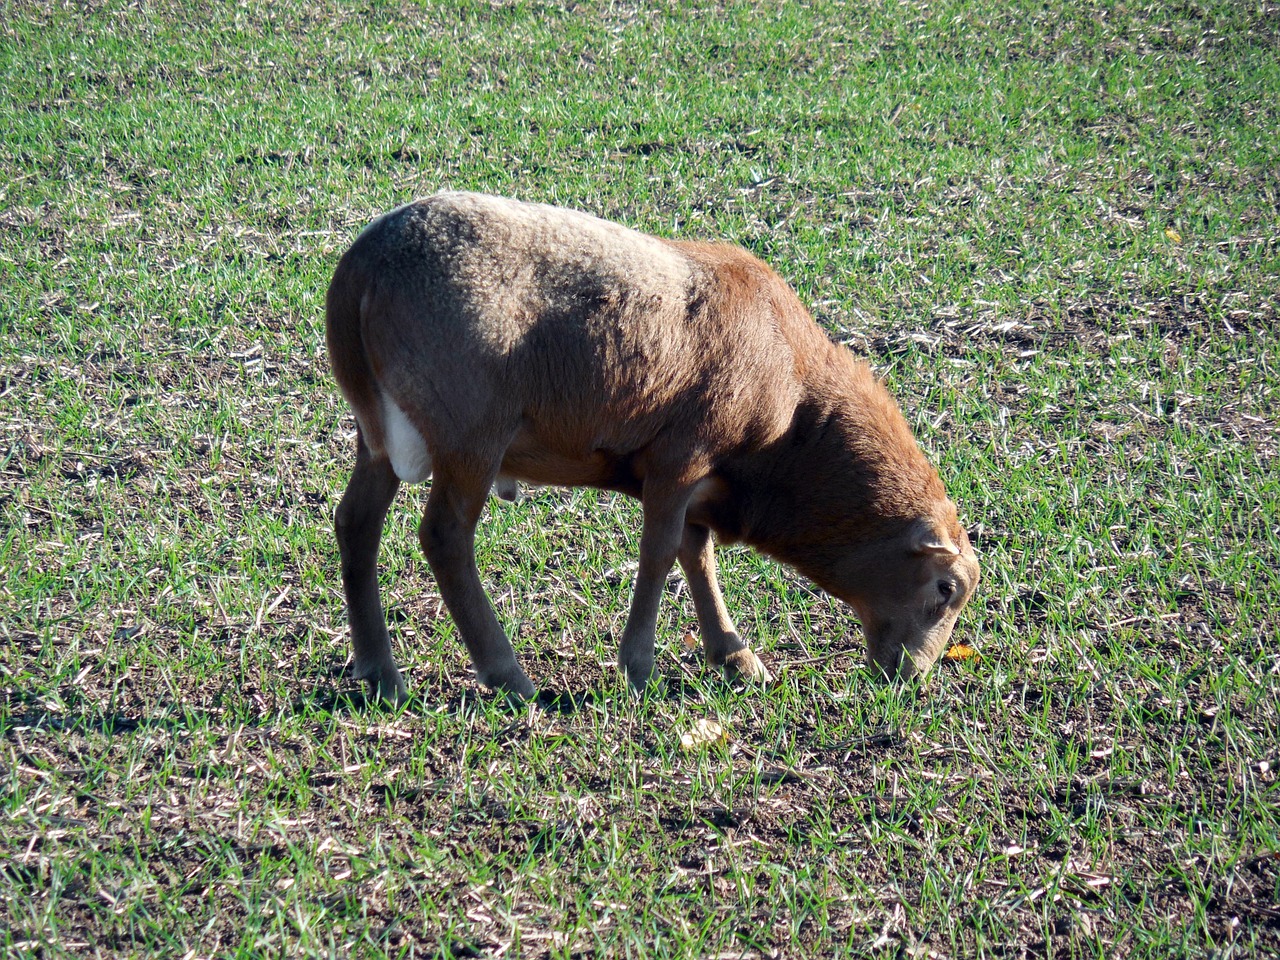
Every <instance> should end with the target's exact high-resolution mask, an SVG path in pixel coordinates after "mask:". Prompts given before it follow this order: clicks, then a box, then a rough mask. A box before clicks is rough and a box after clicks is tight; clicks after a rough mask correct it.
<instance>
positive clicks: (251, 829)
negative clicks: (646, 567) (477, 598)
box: [0, 0, 1280, 958]
mask: <svg viewBox="0 0 1280 960" xmlns="http://www.w3.org/2000/svg"><path fill="white" fill-rule="evenodd" d="M1278 36H1280V20H1278V19H1277V14H1276V11H1275V9H1274V5H1272V4H1265V3H1262V4H1238V3H1231V2H1227V0H1206V2H1198V3H1192V4H1174V5H1166V6H1155V7H1152V6H1149V5H1148V6H1142V5H1118V4H1111V3H1093V2H1087V0H1071V2H1069V3H1067V4H1065V5H1058V6H1056V7H1052V8H1051V7H1048V6H1044V5H1041V4H1036V3H1030V2H1024V0H1017V2H1014V3H994V2H991V0H976V2H965V3H958V2H947V3H942V4H940V5H939V4H923V3H913V2H903V3H880V2H870V3H861V4H845V3H840V2H836V0H818V2H814V3H811V4H805V5H800V4H788V5H775V4H763V3H756V2H739V3H725V2H685V3H679V4H666V5H660V6H657V5H644V4H631V5H628V4H617V3H608V4H605V3H595V2H585V3H575V4H568V5H559V4H551V3H540V2H513V3H505V2H489V0H484V2H479V0H477V2H470V0H468V2H463V3H449V4H439V3H431V2H427V3H407V2H406V3H398V2H391V3H382V2H379V3H372V4H367V5H363V6H359V7H356V6H350V5H346V4H340V3H332V2H322V0H278V2H270V3H267V2H260V0H247V2H240V3H237V4H221V3H194V2H187V0H162V2H156V3H148V4H145V5H143V6H142V7H139V6H138V5H136V4H132V5H131V4H127V3H122V2H116V0H107V2H104V3H100V4H94V5H92V6H89V7H86V6H83V5H74V4H72V5H67V4H54V3H30V2H21V3H13V2H3V0H0V90H3V94H2V95H0V123H2V124H3V129H4V130H5V131H6V135H5V137H4V138H0V173H2V174H3V176H0V518H2V519H3V522H2V523H0V570H3V571H4V576H3V578H0V637H3V642H0V692H2V694H3V699H2V700H0V807H2V808H3V813H4V816H3V817H0V944H3V947H4V949H5V951H6V954H7V955H9V956H15V957H17V956H32V955H37V954H39V955H42V956H46V957H61V956H81V955H87V954H89V953H93V952H95V951H96V952H99V953H104V954H112V955H131V956H134V955H136V956H165V957H168V956H219V957H223V956H226V957H231V956H235V957H255V956H276V955H281V954H286V953H287V954H290V955H306V956H313V955H326V956H328V955H343V956H350V955H359V956H370V957H382V956H395V957H407V956H417V955H431V956H497V955H510V956H529V957H557V958H558V957H569V956H573V955H585V954H610V955H643V956H673V957H688V956H697V955H702V956H741V957H755V956H770V957H773V956H798V955H824V954H833V953H837V952H847V953H851V954H857V955H895V956H896V955H903V954H905V955H911V956H956V957H960V956H965V957H968V956H994V955H999V956H1009V955H1016V956H1029V955H1054V956H1082V957H1084V956H1104V955H1106V956H1109V955H1117V954H1118V955H1124V956H1130V957H1145V956H1151V957H1165V956H1170V955H1181V956H1225V955H1228V954H1231V955H1233V956H1266V955H1270V954H1274V953H1275V952H1277V951H1278V950H1280V814H1278V813H1277V811H1278V810H1280V797H1278V796H1277V789H1278V788H1277V778H1276V777H1277V772H1276V771H1277V765H1280V754H1278V753H1277V750H1276V743H1277V742H1280V709H1278V707H1277V697H1276V693H1275V691H1276V682H1277V680H1276V678H1277V675H1278V674H1280V655H1278V654H1277V652H1276V645H1275V638H1276V635H1277V632H1278V631H1280V615H1278V614H1277V610H1278V609H1280V607H1278V606H1277V603H1276V600H1275V597H1276V596H1277V594H1278V592H1280V591H1278V588H1280V583H1278V580H1280V577H1278V576H1277V570H1278V569H1280V516H1278V514H1280V508H1278V507H1277V504H1280V480H1278V479H1277V478H1278V477H1280V472H1278V471H1277V467H1276V455H1277V446H1278V444H1280V428H1278V426H1277V420H1276V410H1277V409H1280V398H1278V397H1277V384H1278V382H1280V381H1278V379H1277V374H1276V370H1277V369H1278V365H1280V351H1278V349H1277V341H1276V336H1275V330H1276V305H1277V293H1278V282H1280V256H1278V253H1277V251H1278V247H1277V243H1278V242H1280V241H1278V239H1277V238H1278V237H1280V206H1278V205H1277V200H1276V182H1277V172H1278V171H1280V117H1278V115H1277V107H1276V104H1277V103H1280V64H1278V62H1277V60H1276V57H1275V55H1274V54H1275V47H1276V40H1277V37H1278ZM446 187H451V188H465V189H479V190H487V191H491V192H497V193H505V194H511V195H515V196H519V197H522V198H525V199H530V200H541V201H548V202H555V203H560V204H565V205H569V206H574V207H579V208H582V209H587V210H590V211H592V212H594V213H598V214H600V215H603V216H607V217H611V218H614V219H618V220H621V221H623V222H625V223H628V224H630V225H632V226H635V227H638V228H641V229H644V230H647V231H650V232H655V233H659V234H662V235H667V236H679V237H698V238H715V239H725V240H730V241H734V242H737V243H740V244H742V245H744V246H746V247H748V248H750V249H751V250H753V251H754V252H756V253H757V254H758V255H760V256H762V257H764V258H765V259H767V260H769V261H770V262H771V263H773V264H774V265H775V266H776V267H778V268H779V269H780V270H781V271H782V273H783V274H784V275H785V276H787V277H788V278H789V279H790V280H791V281H792V282H793V283H794V285H795V286H796V288H797V289H798V290H799V291H800V292H801V294H802V296H803V298H804V299H805V300H806V302H807V303H808V304H810V306H811V307H812V309H813V311H814V314H815V316H817V318H818V319H819V321H820V322H821V323H822V324H823V325H824V326H825V327H826V328H827V329H828V330H829V331H830V332H831V334H832V336H833V337H835V338H837V339H839V340H841V341H842V342H845V343H848V344H849V345H850V347H851V348H852V349H854V350H856V351H857V352H859V353H861V354H864V355H866V356H867V357H869V359H870V360H871V362H872V363H873V364H874V365H875V367H876V368H877V370H879V371H880V372H881V373H883V374H884V375H885V376H886V378H887V379H888V381H889V383H890V386H891V388H892V389H893V391H894V392H895V394H896V395H897V396H898V397H899V398H900V400H901V401H902V404H903V406H904V408H905V410H906V412H907V414H908V417H909V418H910V420H911V421H912V423H913V425H914V426H915V428H916V430H917V433H918V436H919V437H920V439H921V442H922V444H923V445H924V447H925V448H926V449H927V451H928V452H929V453H930V455H931V457H932V458H933V459H934V461H935V462H936V463H938V465H939V467H940V469H941V472H942V474H943V476H944V479H945V481H946V483H947V486H948V489H949V490H950V491H951V492H952V494H953V496H954V497H955V498H956V499H957V500H958V502H959V503H960V504H961V508H962V511H963V513H964V515H965V516H966V518H967V521H968V522H969V524H970V526H971V532H972V534H973V537H974V540H975V542H976V545H977V548H978V551H979V553H980V556H981V559H982V563H983V585H982V588H981V592H980V595H979V597H978V598H977V600H976V602H975V603H974V604H973V605H972V606H971V608H970V609H969V611H968V612H967V613H966V615H965V617H964V619H963V621H962V623H961V626H960V628H959V629H960V634H959V635H958V636H959V637H960V638H962V639H964V640H965V641H966V642H968V643H970V644H972V645H973V646H975V647H977V648H978V649H979V651H980V656H979V657H978V658H976V659H973V660H969V661H961V662H954V663H944V664H943V665H942V666H941V668H940V669H939V670H938V672H937V673H936V674H935V676H934V677H933V678H932V679H931V681H930V682H929V684H928V686H927V687H926V688H923V689H917V688H909V689H902V688H894V687H886V686H882V685H879V684H877V683H875V682H874V681H873V680H872V678H871V676H870V675H869V674H868V672H867V671H866V670H865V669H864V667H863V666H862V662H861V652H860V646H861V638H860V636H859V632H858V629H857V626H856V624H855V623H854V621H853V620H852V619H851V615H850V612H849V611H848V610H846V609H844V608H842V607H841V606H840V605H839V604H837V603H836V602H835V601H833V600H831V599H829V598H827V597H825V596H822V595H821V594H819V593H816V592H815V591H814V590H813V589H812V588H811V587H810V586H808V585H807V584H805V583H803V582H801V581H800V580H798V579H797V578H795V577H794V576H793V575H792V574H791V573H790V572H789V571H787V570H784V569H781V568H780V567H778V566H777V565H775V564H773V563H771V562H769V561H767V560H764V559H761V558H759V557H757V556H755V555H753V554H751V553H749V552H744V551H739V550H733V549H730V550H724V551H721V553H722V580H723V582H724V585H725V588H726V592H727V594H728V597H729V602H730V605H731V607H732V608H733V610H734V613H735V616H736V618H737V621H738V624H739V626H740V628H741V629H742V630H743V632H744V633H745V634H749V635H750V636H751V637H752V638H754V642H755V644H756V646H757V648H758V649H759V650H760V651H761V652H762V654H763V656H764V658H765V659H766V661H767V662H768V663H769V665H770V667H771V668H772V669H773V670H774V672H775V674H776V676H777V680H776V682H775V683H774V684H773V685H771V686H770V687H769V688H768V689H766V690H740V689H733V688H727V687H725V686H724V685H722V684H721V683H720V682H719V681H718V680H716V679H715V678H714V677H713V676H710V675H709V674H707V673H706V672H705V671H704V670H703V669H702V665H701V664H700V663H698V662H697V659H696V657H693V656H692V655H689V654H686V653H685V652H684V649H683V647H682V645H681V643H680V638H681V636H682V635H683V634H684V633H685V632H686V631H687V630H688V629H690V628H691V627H692V626H693V612H692V609H691V606H690V604H689V603H688V601H687V598H686V597H685V596H684V594H683V592H682V589H681V586H680V584H679V581H678V580H676V579H673V580H672V590H671V596H670V602H669V603H668V604H667V605H666V607H665V608H664V614H663V616H664V622H663V624H662V627H661V637H660V641H661V643H662V644H663V650H662V653H661V660H660V670H661V673H662V675H663V680H664V683H663V685H662V687H660V688H659V689H657V690H655V691H653V692H651V693H650V694H649V695H647V696H646V697H644V698H643V699H640V700H633V699H632V698H631V697H630V696H629V695H628V694H627V693H626V692H625V691H624V690H623V689H622V686H621V684H620V682H619V681H618V679H617V677H616V676H615V671H614V668H613V661H614V656H615V647H616V637H617V636H618V634H619V632H620V628H621V625H622V623H623V620H624V617H625V612H626V605H627V600H628V592H629V589H630V582H631V572H630V569H631V568H629V567H628V564H629V563H630V562H632V561H634V559H635V555H636V549H637V546H638V544H637V536H636V530H637V529H638V513H637V509H636V507H635V505H634V504H631V503H629V502H627V501H625V500H623V499H621V498H617V497H612V496H609V495H605V494H599V493H595V492H591V491H559V490H543V491H537V492H535V493H534V494H532V495H531V496H529V497H528V498H527V499H526V500H524V501H523V502H522V503H520V504H517V505H507V504H503V503H496V502H495V503H494V504H493V505H492V506H491V507H490V509H489V510H488V511H487V514H486V517H485V519H484V521H483V524H482V528H481V531H480V535H479V544H480V556H479V566H480V569H481V571H482V574H483V576H484V578H485V581H486V583H487V585H488V586H489V589H490V591H491V593H492V595H493V596H494V599H495V603H496V606H497V609H498V611H499V615H500V617H501V618H502V620H503V621H504V623H505V624H506V625H507V626H508V629H509V630H510V631H511V633H512V635H513V637H514V638H515V642H516V646H517V649H518V651H519V653H520V655H521V657H522V659H523V661H524V663H525V664H526V666H527V668H528V670H529V672H530V674H531V675H532V676H533V677H534V678H535V679H536V680H537V681H538V682H540V683H541V684H542V686H543V688H544V693H543V696H542V697H541V698H540V700H539V702H538V704H537V705H534V706H531V707H527V708H517V707H513V706H512V705H510V704H508V703H506V702H505V701H501V700H496V699H494V698H492V697H490V696H488V695H487V694H485V693H484V692H482V691H480V690H479V689H478V688H477V687H476V686H475V684H474V681H473V680H472V679H471V677H470V674H469V670H468V667H467V664H466V660H465V656H464V654H463V652H462V650H461V647H460V644H458V643H457V641H456V637H455V636H454V628H453V626H452V624H451V622H450V621H449V620H448V618H447V616H446V615H445V614H444V612H443V609H442V606H441V603H440V599H439V596H438V593H437V592H436V591H435V587H434V583H433V581H432V579H431V577H430V573H429V571H428V570H427V568H426V564H425V562H424V561H423V560H422V558H421V556H420V555H419V554H418V552H417V549H416V537H415V536H414V528H415V526H416V522H417V516H418V514H420V511H421V507H422V505H423V491H422V490H408V491H405V492H404V493H403V494H402V495H401V498H400V500H399V502H398V504H397V506H396V507H395V508H394V511H393V515H392V517H391V520H390V522H389V524H388V529H387V532H386V536H385V539H384V547H383V552H382V566H383V571H384V581H383V582H384V595H385V599H386V605H387V607H388V612H389V615H390V618H391V621H392V629H393V632H394V634H395V636H396V641H397V653H398V656H399V658H400V660H401V663H402V664H404V665H405V666H406V668H407V674H408V679H409V682H410V685H411V688H412V690H413V692H414V694H415V696H414V699H413V701H412V702H411V703H410V704H409V706H408V707H406V708H405V709H403V710H401V711H398V712H390V711H384V710H382V709H379V708H371V707H365V706H364V705H363V704H362V701H361V698H360V694H359V691H358V689H357V686H356V685H355V684H354V683H353V682H352V681H350V680H349V679H348V678H346V677H345V676H344V675H343V673H342V667H343V664H344V662H345V659H346V656H347V647H346V635H345V622H344V617H343V611H342V599H341V596H340V591H339V589H338V581H337V558H336V550H335V547H334V544H333V539H332V535H331V512H332V508H333V505H334V504H335V502H336V499H337V497H338V495H339V493H340V491H341V488H342V485H343V483H344V482H345V476H346V471H347V470H348V469H349V465H350V459H351V454H352V446H353V427H352V423H351V420H350V417H349V415H348V413H347V411H346V410H345V409H344V407H343V405H342V403H341V400H340V398H339V396H338V393H337V390H336V389H335V388H334V386H333V384H332V382H331V380H330V377H329V374H328V365H327V360H326V358H325V356H324V347H323V335H322V323H323V318H322V292H323V290H324V288H325V285H326V283H327V281H328V276H329V274H330V272H331V270H332V268H333V265H334V263H335V262H336V259H337V257H338V256H339V255H340V253H341V251H342V250H343V249H344V248H345V246H346V245H347V244H348V243H349V242H350V240H351V239H352V237H353V236H354V235H355V233H356V232H357V231H358V230H359V229H360V227H361V226H363V224H364V223H365V222H367V220H368V219H370V218H371V217H372V216H374V215H375V214H377V213H378V212H381V211H382V210H385V209H387V208H390V207H392V206H395V205H397V204H399V203H402V202H404V201H406V200H409V199H411V198H413V197H415V196H420V195H423V194H426V193H429V192H432V191H434V190H437V189H440V188H446ZM702 719H714V720H717V721H718V722H719V723H721V724H722V725H724V727H725V728H726V729H727V730H728V732H729V738H728V741H727V743H724V744H718V745H711V746H708V747H705V748H700V749H697V750H693V751H685V750H683V749H682V748H681V746H680V735H681V733H684V732H686V731H688V730H690V729H691V728H692V727H693V726H694V725H695V724H696V723H697V722H698V721H699V720H702Z"/></svg>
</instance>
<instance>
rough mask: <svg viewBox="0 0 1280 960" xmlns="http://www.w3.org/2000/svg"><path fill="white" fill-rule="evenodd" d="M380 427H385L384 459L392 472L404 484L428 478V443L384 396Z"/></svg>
mask: <svg viewBox="0 0 1280 960" xmlns="http://www.w3.org/2000/svg"><path fill="white" fill-rule="evenodd" d="M382 424H383V426H384V427H385V428H386V429H385V431H384V433H385V436H386V447H387V456H388V457H389V458H390V460H391V469H392V470H394V471H395V472H396V476H397V477H399V478H400V479H401V480H403V481H404V482H405V483H421V482H422V481H423V480H425V479H427V477H429V476H431V454H429V453H428V452H427V442H426V441H425V440H423V439H422V434H420V433H419V432H418V430H417V428H416V427H415V426H414V425H413V424H412V423H410V422H409V418H408V417H406V416H405V414H404V411H403V410H401V409H400V408H399V407H398V406H396V402H395V401H394V400H392V399H391V398H390V397H388V396H387V395H386V394H385V393H384V394H383V395H382Z"/></svg>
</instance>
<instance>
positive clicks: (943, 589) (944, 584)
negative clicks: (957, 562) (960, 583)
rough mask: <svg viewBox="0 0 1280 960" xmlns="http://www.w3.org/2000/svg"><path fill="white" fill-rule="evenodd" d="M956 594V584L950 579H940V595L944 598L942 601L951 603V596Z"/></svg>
mask: <svg viewBox="0 0 1280 960" xmlns="http://www.w3.org/2000/svg"><path fill="white" fill-rule="evenodd" d="M955 595H956V585H955V583H953V582H952V581H950V580H939V581H938V596H940V597H941V598H942V602H943V603H944V604H945V603H950V602H951V598H952V597H954V596H955Z"/></svg>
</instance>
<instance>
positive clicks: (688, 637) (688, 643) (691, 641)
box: [683, 630, 698, 650]
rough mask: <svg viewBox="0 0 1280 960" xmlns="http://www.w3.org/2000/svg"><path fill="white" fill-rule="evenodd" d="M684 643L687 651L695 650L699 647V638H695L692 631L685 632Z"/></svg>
mask: <svg viewBox="0 0 1280 960" xmlns="http://www.w3.org/2000/svg"><path fill="white" fill-rule="evenodd" d="M683 642H684V648H685V649H686V650H693V649H694V648H696V647H697V646H698V638H697V637H696V636H694V634H693V631H692V630H686V631H685V632H684V637H683Z"/></svg>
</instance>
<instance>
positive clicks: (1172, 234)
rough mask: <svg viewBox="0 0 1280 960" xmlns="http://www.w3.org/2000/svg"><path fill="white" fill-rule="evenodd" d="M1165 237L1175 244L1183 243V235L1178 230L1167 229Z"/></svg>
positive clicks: (1165, 229)
mask: <svg viewBox="0 0 1280 960" xmlns="http://www.w3.org/2000/svg"><path fill="white" fill-rule="evenodd" d="M1164 235H1165V236H1166V237H1168V238H1169V239H1170V240H1172V241H1173V242H1174V243H1181V242H1182V234H1180V233H1179V232H1178V231H1177V230H1175V229H1173V227H1165V228H1164Z"/></svg>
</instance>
